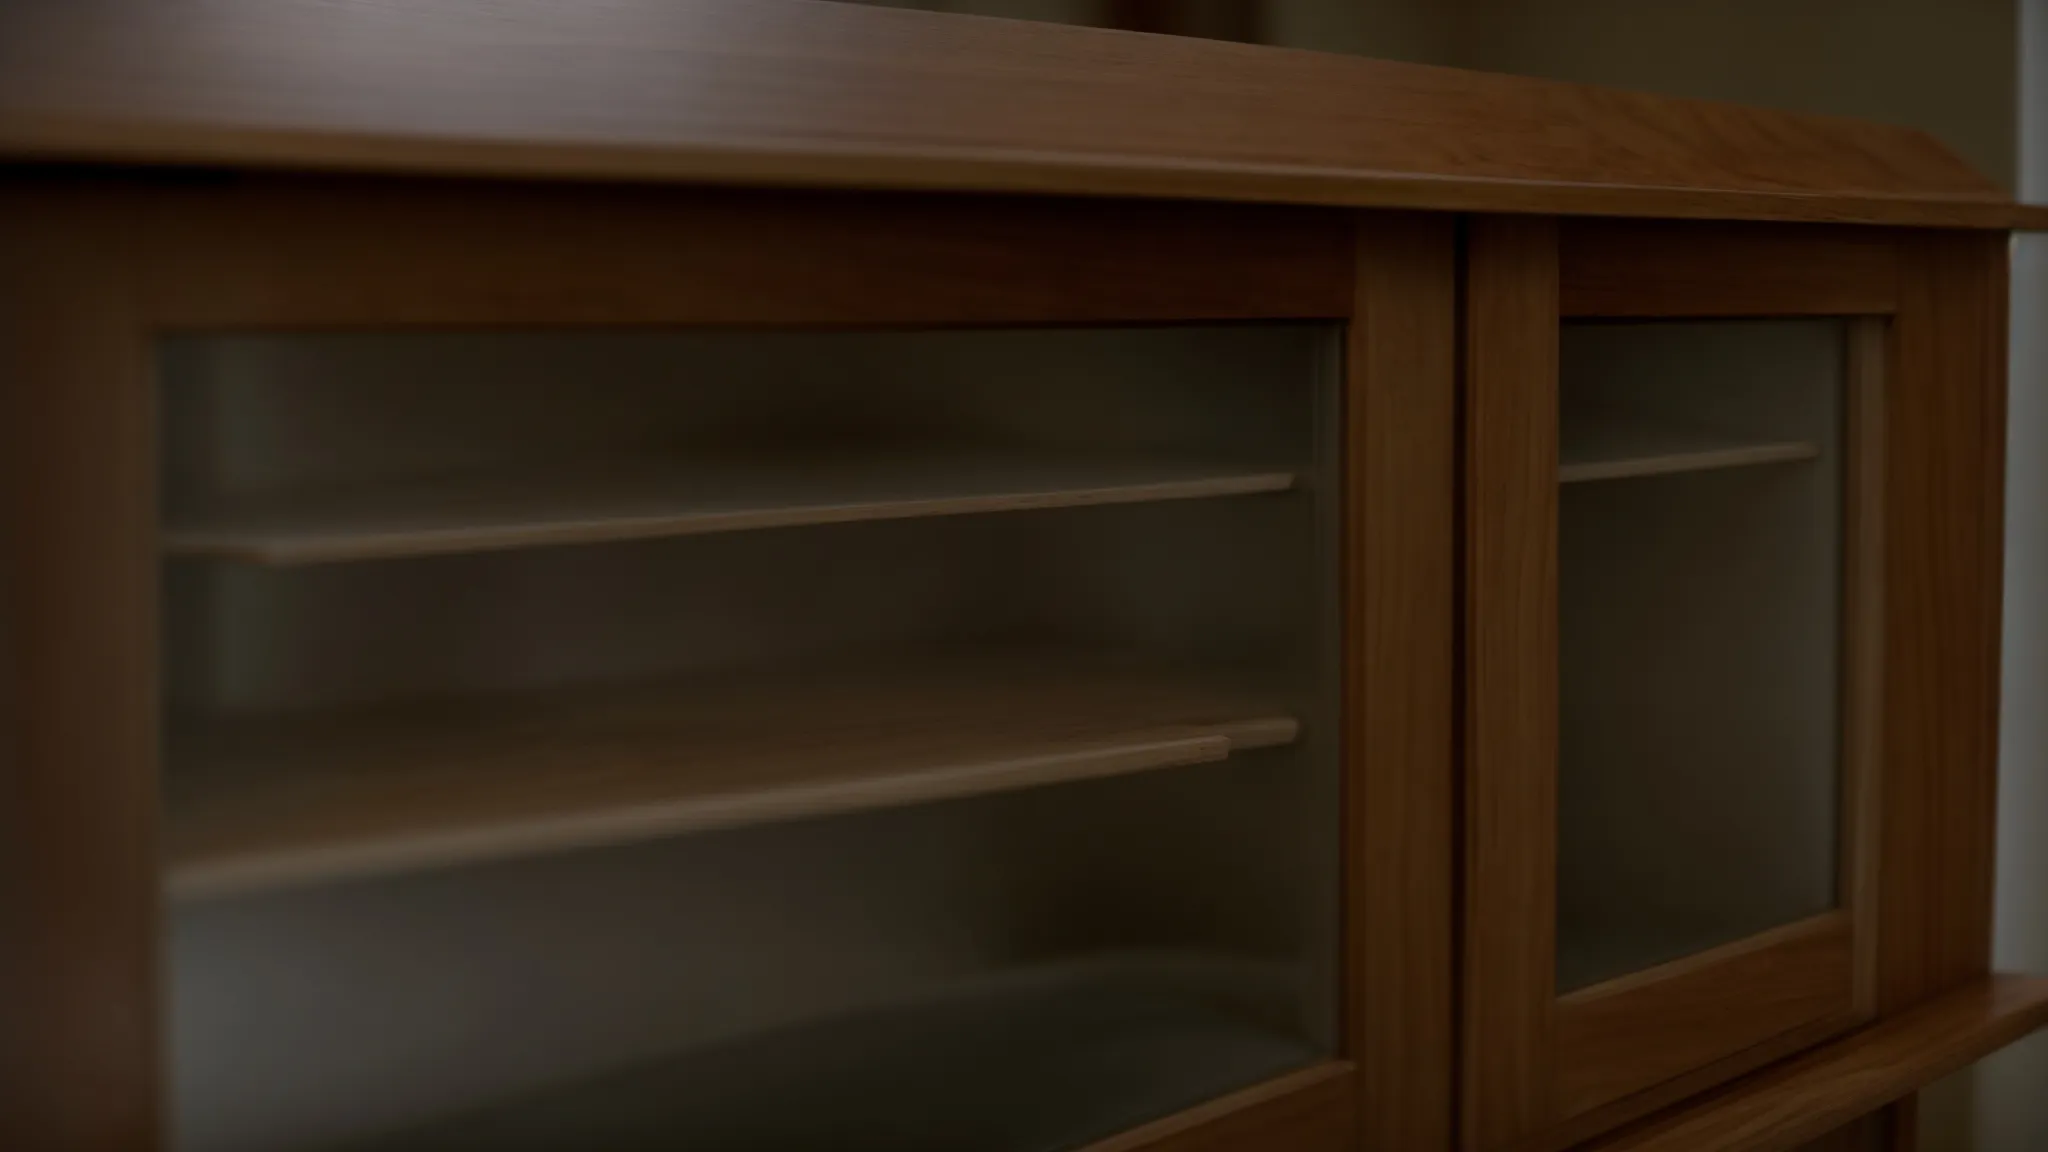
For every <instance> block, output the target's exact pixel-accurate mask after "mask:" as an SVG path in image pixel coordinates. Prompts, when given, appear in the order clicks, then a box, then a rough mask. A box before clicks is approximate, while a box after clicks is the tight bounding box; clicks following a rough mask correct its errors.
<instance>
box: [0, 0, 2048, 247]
mask: <svg viewBox="0 0 2048 1152" xmlns="http://www.w3.org/2000/svg"><path fill="white" fill-rule="evenodd" d="M0 159H6V160H12V161H16V162H20V161H30V162H43V161H62V162H78V161H83V162H91V163H115V164H169V165H202V166H227V167H262V168H291V169H328V170H356V171H372V172H387V173H419V174H443V175H478V176H499V177H524V178H570V179H595V180H647V181H673V182H700V183H701V182H718V183H748V184H776V185H829V186H840V187H874V188H918V189H941V190H974V191H1000V192H1022V193H1050V194H1074V195H1089V196H1163V197H1183V198H1200V199H1216V200H1236V201H1245V202H1268V203H1309V204H1332V205H1350V206H1373V207H1409V208H1432V209H1445V210H1464V211H1495V212H1544V213H1570V214H1591V215H1630V216H1670V217H1725V218H1751V219H1794V220H1838V221H1849V222H1864V223H1879V224H1927V225H1946V226H1962V227H1981V228H2007V227H2013V226H2015V225H2019V226H2025V225H2026V224H2028V223H2030V222H2031V221H2032V215H2031V214H2030V213H2029V211H2028V210H2027V209H2025V208H2022V207H2018V206H2015V205H2013V204H2012V203H2011V201H2010V199H2009V198H2008V197H2007V196H2006V195H2005V194H2004V193H2003V192H2002V191H2000V190H1999V189H1998V188H1997V187H1995V186H1994V185H1992V184H1991V183H1990V182H1989V181H1987V180H1986V179H1984V178H1983V177H1982V176H1980V175H1979V174H1977V173H1976V172H1974V171H1973V170H1971V169H1970V168H1969V166H1968V165H1966V164H1965V163H1964V162H1963V161H1962V160H1960V159H1959V158H1957V157H1956V156H1955V155H1954V154H1953V153H1951V152H1950V151H1948V150H1947V149H1946V148H1945V147H1944V146H1942V145H1941V144H1940V143H1938V142H1937V141H1935V140H1934V139H1933V138H1932V137H1930V136H1928V135H1926V134H1925V133H1922V132H1918V131H1915V130H1912V129H1907V128H1899V127H1893V126H1888V125H1880V124H1872V123H1864V122H1859V121H1853V120H1842V119H1833V118H1827V117H1818V116H1804V115H1795V114H1790V113H1782V112H1772V111H1766V110H1761V109H1754V108H1745V107H1739V106H1735V105H1726V104H1714V103H1708V102H1703V101H1693V100H1679V99H1672V98H1667V97H1660V96H1650V95H1643V94H1637V93H1630V92H1623V91H1617V90H1612V89H1603V88H1595V87H1590V86H1585V85H1577V84H1566V83H1560V82H1555V81H1547V80H1534V79H1527V78H1521V77H1511V76H1499V75H1491V74H1487V73H1480V72H1468V71H1462V70H1458V69H1451V68H1438V67H1430V66H1424V65H1413V64H1401V63H1393V62H1388V61H1380V60H1368V59H1362V58H1356V57H1347V56H1338V55H1331V54H1325V53H1316V52H1304V51H1296V50H1289V49H1277V48H1265V47H1254V46H1248V45H1242V44H1231V43H1221V42H1214V41H1203V40H1193V39H1183V38H1179V37H1169V36H1154V35H1144V34H1138V33H1127V32H1112V31H1103V30H1098V29H1089V28H1075V27H1067V26H1061V25H1052V24H1039V23H1026V22H1020V21H1010V20H996V19H987V18H980V17H967V16H950V15H940V14H934V13H926V12H916V11H907V10H901V9H890V8H872V7H865V6H861V5H854V4H844V3H833V2H827V0H588V2H584V3H577V4H562V3H559V0H490V2H488V3H482V4H479V3H476V2H475V0H412V2H409V3H404V4H394V3H389V2H386V0H69V2H67V3H63V4H54V3H52V4H43V3H24V4H8V5H4V6H0Z"/></svg>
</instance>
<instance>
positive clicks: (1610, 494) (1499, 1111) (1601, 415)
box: [1465, 221, 1890, 1152]
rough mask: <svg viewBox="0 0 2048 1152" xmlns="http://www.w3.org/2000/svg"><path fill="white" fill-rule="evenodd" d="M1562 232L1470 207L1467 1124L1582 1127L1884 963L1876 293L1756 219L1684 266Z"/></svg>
mask: <svg viewBox="0 0 2048 1152" xmlns="http://www.w3.org/2000/svg"><path fill="white" fill-rule="evenodd" d="M1593 231H1594V230H1593V229H1586V230H1583V231H1581V232H1580V233H1577V234H1579V235H1584V234H1587V233H1590V232H1593ZM1571 235H1572V234H1571V233H1568V234H1567V243H1566V244H1565V245H1563V246H1561V245H1560V243H1559V239H1558V232H1557V229H1556V227H1555V225H1554V224H1552V223H1550V222H1547V221H1494V222H1489V224H1488V225H1487V226H1485V227H1482V228H1477V229H1475V235H1474V241H1473V246H1472V249H1471V254H1470V266H1469V269H1468V271H1469V275H1470V279H1471V284H1470V289H1469V295H1470V305H1469V311H1468V316H1467V321H1468V326H1469V331H1470V333H1471V335H1470V341H1471V343H1470V346H1469V349H1470V364H1471V368H1470V376H1469V377H1468V380H1467V388H1468V413H1469V415H1468V420H1469V428H1468V472H1467V486H1468V491H1469V492H1470V493H1472V497H1471V503H1470V504H1469V508H1470V515H1471V517H1472V521H1471V523H1470V524H1469V525H1468V541H1469V545H1468V560H1467V563H1468V566H1469V568H1468V577H1469V581H1470V584H1469V591H1468V616H1467V619H1468V621H1469V622H1470V623H1469V629H1470V630H1469V632H1468V636H1467V648H1466V656H1467V660H1468V672H1467V692H1468V705H1467V706H1468V719H1467V734H1468V746H1467V766H1468V777H1467V785H1468V823H1467V828H1466V833H1467V837H1468V843H1469V849H1468V853H1469V855H1468V860H1469V861H1470V864H1469V871H1468V877H1467V881H1468V889H1467V902H1468V907H1467V917H1468V919H1467V939H1468V945H1467V953H1466V956H1467V965H1468V981H1469V984H1468V988H1467V990H1466V1005H1467V1018H1468V1023H1467V1031H1466V1037H1465V1039H1466V1043H1467V1044H1468V1046H1469V1050H1472V1051H1475V1052H1481V1053H1483V1054H1480V1055H1477V1056H1475V1057H1474V1058H1473V1062H1472V1066H1471V1067H1470V1068H1468V1071H1467V1079H1466V1083H1465V1089H1466V1091H1467V1093H1468V1098H1467V1101H1466V1107H1467V1123H1468V1129H1469V1131H1468V1146H1469V1147H1470V1148H1471V1149H1473V1150H1474V1152H1483V1150H1485V1149H1490V1148H1494V1147H1504V1146H1508V1145H1510V1144H1516V1145H1518V1146H1522V1145H1521V1142H1528V1144H1527V1146H1543V1147H1550V1146H1556V1147H1562V1146H1564V1145H1566V1144H1570V1143H1574V1142H1577V1141H1578V1140H1582V1139H1584V1138H1585V1137H1587V1136H1589V1135H1593V1134H1596V1133H1598V1132H1600V1131H1603V1130H1605V1129H1607V1128H1610V1127H1612V1126H1614V1125H1615V1124H1618V1123H1621V1122H1623V1121H1625V1120H1628V1119H1630V1118H1632V1117H1634V1116H1638V1115H1641V1114H1643V1113H1644V1112H1647V1111H1649V1110H1651V1109H1654V1108H1656V1107H1660V1106H1662V1105H1664V1104H1668V1103H1671V1102H1674V1101H1676V1100H1678V1099H1681V1098H1683V1097H1685V1096H1689V1095H1691V1094H1693V1093H1695V1092H1698V1091H1700V1090H1702V1089H1704V1088H1707V1087H1710V1086H1712V1085H1714V1084H1715V1083H1717V1082H1719V1081H1721V1080H1725V1079H1728V1078H1731V1077H1733V1076H1736V1075H1739V1074H1740V1073H1742V1072H1744V1071H1746V1070H1748V1069H1750V1068H1754V1067H1756V1066H1758V1065H1759V1064H1761V1063H1764V1062H1767V1061H1769V1060H1772V1059H1776V1058H1777V1057H1780V1056H1783V1055H1785V1054H1788V1053H1790V1052H1792V1051H1795V1050H1797V1049H1799V1048H1801V1047H1804V1046H1807V1045H1810V1044H1813V1043H1815V1042H1818V1041H1820V1040H1823V1039H1825V1038H1827V1037H1828V1036H1830V1035H1832V1034H1835V1033H1837V1032H1841V1031H1843V1030H1846V1029H1847V1028H1850V1027H1853V1026H1854V1025H1855V1024H1856V1023H1858V1022H1859V1021H1862V1020H1865V1019H1868V1018H1869V1016H1870V1012H1871V997H1872V995H1873V987H1872V980H1871V975H1870V969H1869V967H1868V964H1867V958H1868V957H1869V956H1870V955H1871V949H1872V947H1873V945H1874V940H1875V934H1874V928H1873V924H1874V916H1873V914H1872V901H1873V900H1874V898H1875V896H1874V892H1875V889H1874V875H1875V873H1874V860H1875V856H1874V853H1875V843H1874V839H1873V831H1872V829H1873V826H1872V824H1871V821H1870V813H1871V811H1872V805H1873V804H1874V788H1875V780H1876V776H1875V773H1876V764H1877V752H1878V749H1877V737H1876V727H1875V726H1876V724H1877V721H1878V716H1877V706H1876V703H1875V701H1876V699H1877V697H1876V692H1877V689H1878V684H1877V676H1876V670H1877V667H1878V659H1879V655H1880V654H1879V651H1878V648H1877V645H1878V644H1879V642H1880V640H1881V635H1880V631H1881V630H1880V629H1879V628H1878V626H1877V620H1878V617H1877V612H1878V608H1879V595H1880V590H1879V588H1878V586H1877V579H1878V573H1879V572H1880V571H1881V570H1882V555H1881V553H1880V551H1879V549H1880V547H1881V532H1880V529H1879V524H1880V522H1881V521H1880V516H1881V510H1882V503H1881V501H1882V493H1881V487H1882V486H1881V483H1880V467H1879V466H1880V461H1881V454H1880V453H1881V430H1882V413H1883V404H1884V376H1885V365H1886V360H1887V341H1888V339H1889V325H1890V320H1889V318H1888V317H1886V316H1884V315H1859V314H1855V313H1854V312H1853V311H1850V312H1848V313H1846V314H1844V312H1843V310H1842V309H1840V308H1839V307H1838V306H1837V305H1836V304H1835V302H1834V299H1833V298H1832V297H1830V296H1829V294H1827V293H1824V292H1823V293H1812V295H1811V298H1807V297H1802V296H1801V295H1800V292H1802V291H1808V292H1810V290H1811V288H1812V285H1804V286H1795V288H1794V289H1793V290H1791V291H1789V292H1788V291H1787V290H1786V289H1785V288H1784V286H1783V285H1782V283H1779V279H1781V278H1779V279H1774V278H1773V277H1771V276H1770V275H1769V270H1770V269H1771V268H1772V267H1774V262H1777V261H1790V260H1793V259H1796V258H1798V257H1799V256H1800V255H1801V252H1800V250H1798V249H1797V248H1786V249H1783V250H1782V251H1779V250H1776V249H1774V248H1773V247H1772V244H1771V236H1770V234H1769V233H1767V232H1766V233H1760V234H1757V233H1744V236H1745V237H1746V238H1747V239H1748V241H1749V243H1748V245H1747V247H1745V248H1742V249H1739V250H1737V251H1736V252H1735V253H1734V254H1733V255H1728V254H1725V253H1723V254H1721V256H1720V258H1719V259H1718V261H1717V259H1716V256H1715V254H1714V253H1713V252H1712V251H1711V248H1712V245H1711V244H1708V243H1699V244H1693V245H1690V246H1689V247H1686V248H1683V249H1682V250H1681V251H1682V252H1691V253H1696V254H1697V256H1698V259H1697V260H1696V261H1695V262H1693V263H1691V264H1688V265H1686V266H1684V267H1673V266H1669V265H1660V264H1659V262H1658V255H1659V254H1658V251H1657V250H1656V249H1655V248H1652V249H1650V250H1648V251H1647V252H1627V253H1623V252H1621V251H1620V246H1618V245H1617V246H1615V255H1614V258H1613V259H1602V258H1599V257H1598V256H1597V255H1594V254H1588V253H1586V252H1574V251H1573V249H1572V248H1571V247H1570V243H1569V237H1570V236H1571ZM1802 235H1804V234H1802ZM1830 242H1832V241H1830ZM1841 243H1844V244H1849V245H1855V244H1857V243H1860V240H1858V239H1856V238H1855V237H1854V234H1853V233H1851V234H1844V236H1843V237H1842V239H1841ZM1561 267H1562V269H1563V273H1562V275H1561V274H1560V268H1561ZM1702 270H1704V271H1702ZM1716 277H1725V281H1723V280H1717V279H1716ZM1745 278H1747V279H1745ZM1759 284H1761V285H1762V287H1761V288H1759V287H1757V285H1759ZM1821 286H1822V287H1825V283H1824V282H1823V283H1822V285H1821ZM1836 295H1839V294H1836Z"/></svg>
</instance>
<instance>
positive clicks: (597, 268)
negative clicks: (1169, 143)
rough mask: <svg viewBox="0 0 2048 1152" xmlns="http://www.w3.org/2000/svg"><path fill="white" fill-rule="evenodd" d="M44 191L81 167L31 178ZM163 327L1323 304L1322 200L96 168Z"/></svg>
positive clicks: (893, 317)
mask: <svg viewBox="0 0 2048 1152" xmlns="http://www.w3.org/2000/svg"><path fill="white" fill-rule="evenodd" d="M51 183H52V184H53V185H55V191H58V192H64V191H66V190H69V189H71V188H95V187H98V185H95V184H93V183H92V182H90V181H61V180H60V181H52V182H51ZM107 183H110V184H112V185H113V186H114V187H116V188H118V189H120V190H122V191H125V192H126V193H128V195H127V196H125V197H124V198H123V199H122V201H121V202H122V203H123V204H124V205H126V210H127V211H128V212H129V213H131V214H132V215H134V216H135V217H137V218H138V220H139V223H138V225H137V231H138V234H139V235H140V237H141V240H142V242H141V243H139V244H137V245H135V246H134V247H133V249H132V250H131V252H130V256H131V258H133V259H135V260H136V261H137V262H138V264H139V265H141V269H140V278H141V280H140V283H139V285H138V294H139V295H140V297H141V302H140V305H139V306H140V307H141V308H142V309H143V310H144V311H145V312H146V314H147V315H148V317H149V319H150V321H151V322H152V323H154V324H157V325H160V326H163V327H168V328H180V329H187V328H201V329H215V328H230V327H232V328H291V329H307V328H344V327H376V328H400V327H414V326H426V327H504V326H513V325H523V326H542V325H567V324H607V325H646V324H724V325H795V324H808V325H832V326H843V325H849V324H877V325H880V324H888V325H941V324H1019V323H1025V324H1051V323H1119V322H1141V321H1183V320H1206V319H1294V318H1336V317H1342V316H1346V315H1348V314H1349V313H1350V310H1351V262H1350V258H1349V249H1348V243H1349V237H1350V227H1349V224H1350V221H1349V220H1348V219H1346V218H1345V215H1344V214H1343V213H1339V212H1328V211H1321V210H1317V209H1304V208H1274V207H1265V208H1257V207H1243V206H1236V205H1223V204H1188V203H1161V202H1146V203H1131V202H1125V201H1094V202H1091V201H1075V200H1050V199H1030V198H1022V197H997V196H939V195H896V196H877V195H863V194H857V193H839V192H779V193H771V192H760V191H752V190H745V191H735V190H729V189H710V188H698V189H667V188H664V189H650V188H618V187H606V188H591V187H558V186H552V185H524V186H513V185H502V184H492V183H481V182H464V181H400V180H381V179H364V178H291V177H276V178H264V179H258V178H246V179H234V180H194V181H167V180H163V179H154V180H152V179H141V178H137V179H132V180H127V181H109V182H107Z"/></svg>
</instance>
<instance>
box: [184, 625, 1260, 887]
mask: <svg viewBox="0 0 2048 1152" xmlns="http://www.w3.org/2000/svg"><path fill="white" fill-rule="evenodd" d="M1298 730H1299V726H1298V724H1297V723H1296V722H1295V720H1294V719H1293V718H1292V717H1290V716H1288V715H1287V714H1286V713H1285V712H1284V711H1279V710H1276V709H1275V708H1274V706H1273V705H1271V704H1270V703H1263V702H1258V701H1257V700H1256V698H1253V699H1251V700H1247V699H1246V698H1244V697H1241V696H1239V695H1237V694H1235V693H1233V692H1232V691H1230V690H1229V688H1228V687H1227V686H1225V687H1218V686H1216V685H1212V684H1206V683H1200V682H1194V683H1190V682H1187V681H1186V680H1184V679H1177V678H1175V677H1172V676H1161V675H1152V674H1147V673H1146V672H1145V671H1144V670H1142V669H1128V668H1123V667H1118V666H1110V667H1096V666H1091V665H1090V664H1087V663H1085V662H1074V661H1044V660H1041V661H1030V662H1018V661H1005V660H995V659H975V660H948V661H935V662H928V663H924V664H915V665H908V666H905V667H902V668H895V669H891V668H874V667H861V668H857V669H850V670H846V671H844V672H842V673H839V674H829V673H826V672H821V671H818V670H805V671H803V672H800V673H795V674H791V673H783V674H780V675H766V674H763V675H757V676H751V677H749V676H741V675H735V674H717V675H699V676H688V677H682V678H678V679H675V680H672V681H663V682H653V683H648V684H634V685H627V686H609V687H607V686H599V687H589V688H575V689H562V690H556V691H549V692H537V693H518V694H513V695H508V696H505V697H502V698H497V697H487V698H474V699H452V700H447V701H431V702H422V703H408V704H400V705H385V706H370V707H365V708H356V709H348V710H343V711H339V712H335V713H331V714H330V713H315V714H310V715H300V714H285V715H278V716H269V715H252V716H245V717H234V718H230V719H223V720H218V721H213V722H209V723H206V724H204V725H203V726H201V727H199V728H198V729H197V730H196V731H192V732H184V731H181V730H174V731H173V733H172V740H171V770H170V775H169V777H168V780H167V785H168V793H169V795H168V811H167V817H166V818H167V821H168V825H167V828H166V831H165V845H164V857H165V859H164V865H165V868H166V870H167V879H166V885H167V889H168V891H169V893H170V894H171V895H172V896H175V897H183V898H197V897H213V896H222V895H230V894H241V893H248V892H256V891H268V890H273V889H278V888H283V887H288V886H294V885H301V884H308V883H315V882H322V881H332V880H339V879H346V878H356V877H362V876H371V875H383V874H389V873H393V872H406V871H414V870H419V869H426V868H435V867H442V866H446V865H449V864H455V863H465V862H472V861H478V860H493V859H503V858H507V857H514V856H523V855H532V854H538V853H546V852H555V851H562V850H566V849H569V848H578V847H587V846H592V845H600V844H619V843H630V842H634V841H643V840H650V839H656V838H660V837H666V836H675V835H682V834H686V833H698V832H706V831H712V830H717V829H724V828H736V827H744V826H748V825H755V824H763V823H771V822H778V821H786V820H796V819H804V818H808V817H814V816H821V815H829V814H834V813H843V812H856V811H863V810H867V809H873V808H883V807H896V806H901V805H906V804H916V803H924V802H929V801H933V800H943V799H951V798H955V797H961V796H972V795H979V794H983V793H989V792H1003V791H1012V790H1016V789H1019V788H1032V787H1041V786H1044V785H1048V784H1055V783H1062V782H1066V781H1072V780H1087V779H1095V778H1099V777H1105V776H1116V775H1128V774H1131V773H1136V772H1146V771H1154V770H1159V769H1164V768H1173V767H1177V766H1182V765H1187V764H1198V763H1202V762H1205V761H1211V760H1220V759H1222V758H1224V757H1225V756H1228V755H1230V754H1231V753H1232V752H1234V751H1240V750H1243V749H1247V748H1263V747H1270V746H1273V745H1279V744H1286V743H1289V742H1291V741H1293V740H1294V738H1295V736H1296V734H1297V732H1298Z"/></svg>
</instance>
